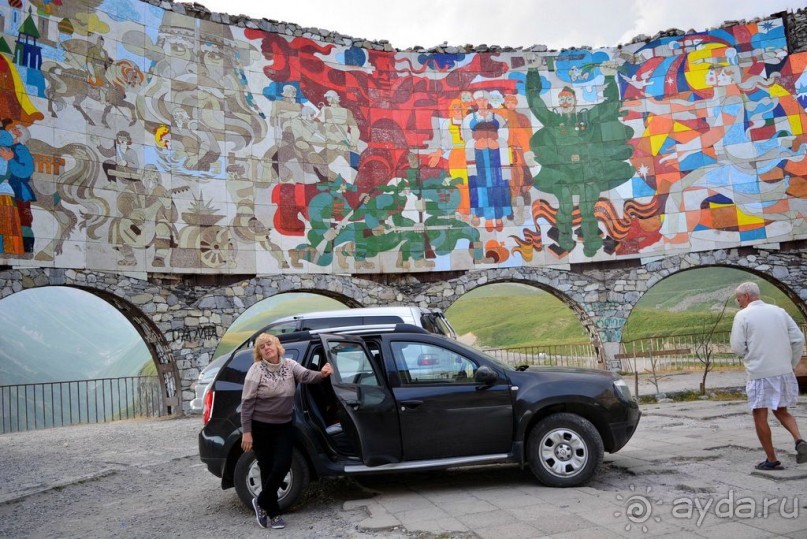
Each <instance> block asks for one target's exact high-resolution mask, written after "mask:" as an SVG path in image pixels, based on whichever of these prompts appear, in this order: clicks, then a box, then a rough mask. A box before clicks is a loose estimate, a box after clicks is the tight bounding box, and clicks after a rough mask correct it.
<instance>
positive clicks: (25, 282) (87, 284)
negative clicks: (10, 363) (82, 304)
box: [0, 268, 181, 415]
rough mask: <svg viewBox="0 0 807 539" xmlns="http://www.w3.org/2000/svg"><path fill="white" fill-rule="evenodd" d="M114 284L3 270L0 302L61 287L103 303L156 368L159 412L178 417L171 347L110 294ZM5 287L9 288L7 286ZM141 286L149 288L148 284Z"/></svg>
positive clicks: (73, 274) (150, 323) (71, 274)
mask: <svg viewBox="0 0 807 539" xmlns="http://www.w3.org/2000/svg"><path fill="white" fill-rule="evenodd" d="M120 281H124V280H120ZM115 282H118V286H120V285H121V284H123V282H119V279H117V278H115V276H112V275H108V274H101V273H96V272H91V271H73V270H54V269H39V268H32V269H17V270H7V271H4V272H0V299H4V298H6V297H8V296H11V295H12V294H15V293H18V292H22V291H24V290H31V289H36V288H44V287H48V286H64V287H70V288H76V289H79V290H83V291H85V292H87V293H90V294H93V295H94V296H96V297H98V298H100V299H102V300H104V301H105V302H106V303H108V304H109V305H111V306H113V307H114V308H115V309H117V310H118V312H120V313H121V314H122V315H123V316H125V317H126V319H127V320H128V321H129V322H130V323H131V324H132V326H134V328H135V329H136V330H137V332H138V333H139V334H140V336H141V338H142V339H143V341H144V342H145V344H146V347H147V348H148V350H149V352H150V354H151V357H152V360H153V361H154V363H155V366H156V367H157V374H158V378H159V381H160V390H161V395H162V398H161V399H160V401H161V402H160V406H161V412H162V413H163V414H168V415H170V414H176V413H179V412H181V402H180V387H181V384H180V380H181V379H180V373H179V369H178V367H177V364H176V361H175V360H174V354H173V352H172V351H171V347H170V345H169V343H168V341H167V340H166V337H165V335H164V333H163V332H162V331H161V330H160V328H159V327H158V326H157V325H156V323H155V322H154V320H153V319H152V318H151V317H149V315H148V314H146V313H145V312H144V311H143V310H141V309H140V308H139V307H138V306H137V305H135V304H134V303H132V301H130V300H127V299H125V298H123V297H121V296H119V295H118V294H116V293H115V292H114V291H113V290H114V289H113V288H111V286H114V283H115ZM9 283H10V286H9V285H8V284H9ZM145 284H146V285H148V286H151V285H149V283H145ZM110 285H111V286H110ZM132 292H134V293H135V295H132V296H130V297H137V295H136V292H137V290H136V287H135V289H134V290H132Z"/></svg>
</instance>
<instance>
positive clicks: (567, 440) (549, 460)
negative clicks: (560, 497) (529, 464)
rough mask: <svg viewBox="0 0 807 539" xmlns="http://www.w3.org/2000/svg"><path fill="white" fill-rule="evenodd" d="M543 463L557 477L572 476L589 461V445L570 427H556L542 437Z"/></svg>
mask: <svg viewBox="0 0 807 539" xmlns="http://www.w3.org/2000/svg"><path fill="white" fill-rule="evenodd" d="M540 452H541V464H542V465H543V467H544V468H545V469H546V471H548V472H549V473H551V474H552V475H555V476H557V477H572V476H573V475H575V474H577V473H579V472H580V470H582V469H583V467H584V466H585V465H586V462H587V461H588V447H586V443H585V442H584V441H583V439H582V438H581V437H580V436H579V435H578V434H577V433H576V432H574V431H572V430H569V429H554V430H551V431H549V432H547V433H546V434H545V435H544V437H543V438H542V439H541V446H540Z"/></svg>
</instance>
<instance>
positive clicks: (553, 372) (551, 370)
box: [509, 367, 619, 384]
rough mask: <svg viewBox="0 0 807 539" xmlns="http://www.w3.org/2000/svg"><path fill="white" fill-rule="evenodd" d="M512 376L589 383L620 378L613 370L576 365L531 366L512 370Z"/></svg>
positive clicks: (512, 377)
mask: <svg viewBox="0 0 807 539" xmlns="http://www.w3.org/2000/svg"><path fill="white" fill-rule="evenodd" d="M509 374H510V378H511V379H512V380H513V382H517V381H519V380H524V381H534V380H537V379H541V380H547V381H549V380H553V381H554V380H557V381H560V380H565V381H570V382H571V381H578V382H583V381H586V382H589V383H602V384H611V383H612V382H613V381H614V380H616V379H617V378H619V376H618V375H616V374H614V373H612V372H611V371H606V370H601V369H583V368H575V367H530V368H529V369H527V370H525V371H516V372H511V373H509Z"/></svg>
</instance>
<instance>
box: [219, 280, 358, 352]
mask: <svg viewBox="0 0 807 539" xmlns="http://www.w3.org/2000/svg"><path fill="white" fill-rule="evenodd" d="M350 303H351V302H350V301H349V300H347V299H344V300H341V301H340V300H339V299H336V298H334V297H332V296H326V295H324V294H317V293H313V292H285V293H282V294H277V295H274V296H272V297H270V298H266V299H264V300H262V301H259V302H258V303H256V304H255V305H252V306H251V307H250V308H249V309H247V310H246V311H244V312H243V313H242V314H241V315H240V316H239V317H238V318H237V319H236V320H235V321H233V323H232V324H231V325H230V327H229V328H227V331H226V332H225V333H224V335H223V336H222V337H221V340H220V341H219V345H218V346H217V347H216V352H215V354H214V357H220V356H222V355H224V354H227V353H228V352H230V351H231V350H233V349H234V348H235V347H237V346H238V345H240V344H241V343H242V342H244V341H245V340H246V339H248V338H249V337H250V336H251V335H252V334H253V333H255V332H256V331H258V330H259V329H261V328H262V327H263V326H265V325H267V324H269V323H271V322H273V321H274V320H277V319H278V318H282V317H284V316H291V315H295V314H301V313H309V312H313V311H327V310H331V309H343V308H346V307H352V306H353V305H351V304H350Z"/></svg>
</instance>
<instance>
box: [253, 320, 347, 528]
mask: <svg viewBox="0 0 807 539" xmlns="http://www.w3.org/2000/svg"><path fill="white" fill-rule="evenodd" d="M283 353H284V350H283V346H282V345H281V344H280V341H279V340H278V338H277V337H275V336H274V335H270V334H268V333H261V334H260V335H258V338H257V339H255V348H254V350H253V360H254V363H253V365H252V366H251V367H250V368H249V370H248V371H247V375H246V378H245V379H244V390H243V392H242V394H241V428H242V430H243V436H242V438H241V449H243V450H244V451H245V452H246V451H249V450H253V449H254V451H255V458H256V459H257V460H258V466H259V467H260V469H261V493H260V495H259V496H258V497H257V498H254V499H253V500H252V507H253V508H254V509H255V517H256V518H257V520H258V524H259V525H260V527H261V528H266V527H267V523H268V522H271V526H272V528H275V529H280V528H285V527H286V524H285V523H284V522H283V519H282V518H281V517H280V507H279V505H278V501H277V490H278V488H280V485H281V483H282V481H283V478H284V477H285V476H286V474H287V473H288V472H289V468H291V459H292V450H293V447H294V430H293V428H292V409H293V407H294V392H295V389H296V384H297V383H298V382H300V383H303V384H311V383H317V382H320V381H322V380H323V379H325V378H327V377H328V376H330V375H331V373H332V372H333V371H332V370H331V366H330V365H329V364H327V363H326V364H325V365H324V366H323V367H322V370H321V371H312V370H309V369H306V368H305V367H303V366H302V365H300V364H299V363H297V362H296V361H294V360H291V359H287V358H284V357H283Z"/></svg>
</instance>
